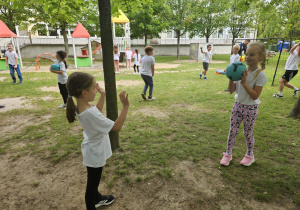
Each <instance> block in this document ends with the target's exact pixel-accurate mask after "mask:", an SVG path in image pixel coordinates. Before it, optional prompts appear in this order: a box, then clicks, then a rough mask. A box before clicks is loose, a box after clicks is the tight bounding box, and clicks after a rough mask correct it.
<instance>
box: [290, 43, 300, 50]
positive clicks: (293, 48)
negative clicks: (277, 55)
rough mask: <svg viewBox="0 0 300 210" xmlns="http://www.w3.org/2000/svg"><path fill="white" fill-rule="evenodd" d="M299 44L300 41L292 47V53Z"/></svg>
mask: <svg viewBox="0 0 300 210" xmlns="http://www.w3.org/2000/svg"><path fill="white" fill-rule="evenodd" d="M298 46H299V47H300V42H298V43H297V44H295V45H294V47H292V49H291V50H290V53H292V52H293V51H294V50H295V49H296V48H297V47H298Z"/></svg>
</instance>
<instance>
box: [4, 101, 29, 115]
mask: <svg viewBox="0 0 300 210" xmlns="http://www.w3.org/2000/svg"><path fill="white" fill-rule="evenodd" d="M0 104H1V105H4V106H5V107H4V108H2V109H0V113H1V112H7V111H10V110H14V109H30V108H33V105H32V104H30V103H29V102H28V100H27V99H25V97H17V98H3V99H0Z"/></svg>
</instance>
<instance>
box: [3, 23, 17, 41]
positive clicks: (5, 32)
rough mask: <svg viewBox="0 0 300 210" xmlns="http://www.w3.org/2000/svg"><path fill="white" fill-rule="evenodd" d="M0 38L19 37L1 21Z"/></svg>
mask: <svg viewBox="0 0 300 210" xmlns="http://www.w3.org/2000/svg"><path fill="white" fill-rule="evenodd" d="M0 37H1V38H10V37H17V35H16V34H15V33H14V32H12V31H11V30H10V29H9V28H8V27H7V26H6V25H5V23H3V21H2V20H0Z"/></svg>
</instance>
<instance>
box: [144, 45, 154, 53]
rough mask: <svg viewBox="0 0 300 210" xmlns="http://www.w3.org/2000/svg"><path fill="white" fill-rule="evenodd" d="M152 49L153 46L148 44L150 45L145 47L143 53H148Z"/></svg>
mask: <svg viewBox="0 0 300 210" xmlns="http://www.w3.org/2000/svg"><path fill="white" fill-rule="evenodd" d="M153 50H154V48H153V47H152V46H150V45H148V46H146V47H145V53H146V54H148V53H149V52H151V51H153Z"/></svg>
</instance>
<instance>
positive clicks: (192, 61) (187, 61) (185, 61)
mask: <svg viewBox="0 0 300 210" xmlns="http://www.w3.org/2000/svg"><path fill="white" fill-rule="evenodd" d="M173 63H202V60H200V61H197V60H176V61H173ZM211 63H226V62H225V61H211Z"/></svg>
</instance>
